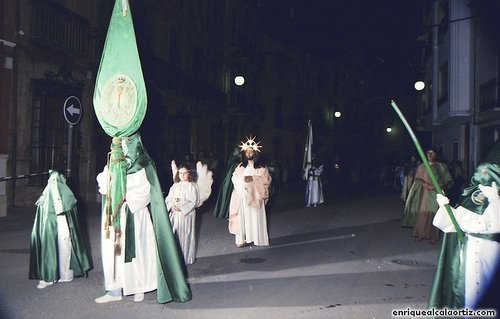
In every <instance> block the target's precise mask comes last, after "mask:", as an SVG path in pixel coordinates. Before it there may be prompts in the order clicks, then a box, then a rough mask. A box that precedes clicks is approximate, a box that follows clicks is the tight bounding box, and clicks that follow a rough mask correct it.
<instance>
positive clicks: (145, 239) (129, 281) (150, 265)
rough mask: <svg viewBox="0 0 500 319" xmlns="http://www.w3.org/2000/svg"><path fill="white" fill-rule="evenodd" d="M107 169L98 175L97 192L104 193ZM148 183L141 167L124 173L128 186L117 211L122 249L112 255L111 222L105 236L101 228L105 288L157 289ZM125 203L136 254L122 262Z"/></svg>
mask: <svg viewBox="0 0 500 319" xmlns="http://www.w3.org/2000/svg"><path fill="white" fill-rule="evenodd" d="M107 175H108V174H107V169H105V170H104V172H102V173H100V174H99V175H98V176H97V181H98V183H99V192H100V193H101V194H106V190H107V186H106V184H107ZM150 188H151V185H150V184H149V182H148V179H147V176H146V171H145V170H144V169H141V170H140V171H138V172H137V173H133V174H128V175H127V190H126V196H125V203H124V205H123V206H122V208H121V211H120V227H121V229H122V232H121V233H122V235H121V247H122V253H121V254H120V255H118V256H114V240H115V236H114V235H115V232H114V229H113V226H110V227H109V229H110V236H109V238H107V239H106V238H105V236H104V234H105V231H104V230H103V231H102V236H101V245H102V262H103V272H104V285H105V289H106V290H107V291H111V290H117V289H123V294H124V295H132V294H137V293H145V292H148V291H153V290H155V289H157V269H156V267H157V264H156V258H157V252H156V242H155V235H154V229H153V223H152V222H151V216H150V213H149V210H148V208H147V205H148V204H149V201H150V198H149V192H150ZM126 206H127V207H128V208H129V209H130V211H131V212H132V214H133V216H134V229H135V258H133V259H132V261H131V262H127V263H125V258H124V257H125V236H126V232H125V229H126V222H127V219H126V213H125V207H126ZM105 217H106V214H105V213H104V212H103V213H102V227H103V229H104V222H105Z"/></svg>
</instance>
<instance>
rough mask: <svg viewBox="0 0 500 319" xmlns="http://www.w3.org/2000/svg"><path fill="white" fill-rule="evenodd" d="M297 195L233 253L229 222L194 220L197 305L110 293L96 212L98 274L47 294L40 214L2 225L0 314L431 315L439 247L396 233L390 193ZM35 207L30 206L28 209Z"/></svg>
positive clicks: (192, 271)
mask: <svg viewBox="0 0 500 319" xmlns="http://www.w3.org/2000/svg"><path fill="white" fill-rule="evenodd" d="M303 197H304V195H303V193H302V190H301V189H295V190H288V191H286V192H283V193H282V194H280V195H279V196H277V197H276V200H275V202H274V203H273V205H272V206H271V207H270V212H269V234H270V242H271V245H270V246H269V247H254V246H247V247H244V248H237V247H236V246H235V244H234V238H233V236H231V235H229V234H228V232H227V221H225V220H222V219H217V218H215V217H213V216H212V215H211V214H210V205H207V207H205V208H203V209H202V211H200V212H199V213H198V258H197V261H196V262H195V263H194V264H193V265H190V266H188V268H187V273H188V281H189V283H190V287H191V290H192V295H193V299H192V300H191V301H189V302H186V303H168V304H158V303H156V293H155V292H151V293H147V294H146V297H145V300H144V301H143V302H139V303H137V302H134V301H131V300H128V299H127V298H124V299H123V300H121V301H118V302H112V303H107V304H96V303H95V302H94V299H95V298H96V297H98V296H100V295H102V294H103V293H104V291H103V283H102V281H103V274H102V267H101V255H100V251H99V211H98V210H99V209H98V205H94V206H92V207H87V208H84V209H81V210H80V213H81V214H82V219H83V220H84V226H85V228H86V229H87V233H88V237H89V239H90V249H91V254H92V259H93V263H94V269H93V270H92V271H90V272H89V275H88V278H76V279H75V280H74V281H73V282H70V283H56V284H55V285H53V286H50V287H47V288H45V289H43V290H39V289H36V285H37V282H36V281H33V280H29V279H28V266H29V236H30V231H31V220H32V218H33V215H34V207H31V208H25V209H24V210H25V211H24V212H22V214H19V216H21V217H16V218H9V217H6V218H3V219H0V231H1V234H0V267H1V271H0V280H1V285H0V305H1V308H0V317H1V318H6V319H7V318H8V319H31V318H33V319H35V318H36V319H39V318H51V319H59V318H61V319H62V318H65V319H76V318H92V319H99V318H119V319H128V318H131V319H132V318H133V319H137V318H179V319H182V318H189V319H204V318H207V319H223V318H231V319H239V318H242V319H244V318H251V319H256V318H257V319H266V318H279V319H281V318H301V319H304V318H305V319H307V318H342V319H349V318H356V319H359V318H391V310H393V309H407V308H412V309H425V307H426V303H427V299H428V296H429V293H430V289H431V284H432V280H433V276H434V271H435V264H436V261H437V255H438V250H439V248H438V247H437V246H434V245H431V244H429V243H427V242H426V241H422V242H415V241H413V239H412V238H411V230H410V229H408V228H401V227H400V220H401V217H402V208H403V203H402V202H401V200H400V199H399V197H398V194H397V193H396V192H395V191H393V190H390V189H379V190H377V191H374V192H362V193H358V194H350V193H344V194H342V195H339V194H334V195H330V196H329V197H328V198H327V202H326V203H325V205H321V206H319V207H317V208H306V207H305V205H304V204H303ZM31 209H33V210H32V211H31Z"/></svg>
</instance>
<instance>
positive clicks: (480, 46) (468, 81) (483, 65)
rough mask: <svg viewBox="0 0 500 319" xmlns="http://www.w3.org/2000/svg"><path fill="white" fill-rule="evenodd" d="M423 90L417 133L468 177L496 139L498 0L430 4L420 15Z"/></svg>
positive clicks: (499, 117) (499, 118) (499, 116)
mask: <svg viewBox="0 0 500 319" xmlns="http://www.w3.org/2000/svg"><path fill="white" fill-rule="evenodd" d="M424 12H425V15H424V23H423V28H422V30H423V31H424V32H423V34H422V36H421V37H420V40H422V41H423V43H424V50H423V58H422V62H423V66H424V70H425V72H424V73H425V83H426V87H425V89H424V91H423V93H422V100H421V107H420V109H419V115H420V118H419V124H420V127H419V128H420V129H422V130H426V131H430V132H432V144H433V146H435V147H437V148H439V149H440V150H441V152H442V155H443V156H444V158H445V159H446V160H447V161H448V162H450V161H452V160H459V161H461V162H462V163H463V166H464V168H465V171H466V174H467V175H468V176H470V173H471V171H472V170H473V169H474V168H475V166H476V165H477V164H478V163H479V162H480V161H481V160H482V158H484V156H486V155H487V154H488V152H489V151H490V149H491V147H492V146H493V144H494V143H495V142H496V141H497V140H498V136H499V134H500V102H499V92H500V90H499V73H500V47H499V43H500V41H499V40H500V37H499V30H500V28H499V23H498V21H499V18H500V15H499V14H500V7H499V5H498V2H497V1H469V0H440V1H429V2H427V4H426V8H425V10H424Z"/></svg>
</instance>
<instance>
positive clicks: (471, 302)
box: [428, 157, 500, 309]
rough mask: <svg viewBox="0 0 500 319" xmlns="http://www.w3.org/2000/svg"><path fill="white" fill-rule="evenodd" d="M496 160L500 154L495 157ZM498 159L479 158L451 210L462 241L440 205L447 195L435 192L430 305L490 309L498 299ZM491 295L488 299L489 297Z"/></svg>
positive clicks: (499, 181) (497, 303) (499, 171)
mask: <svg viewBox="0 0 500 319" xmlns="http://www.w3.org/2000/svg"><path fill="white" fill-rule="evenodd" d="M496 161H497V162H500V157H498V158H497V159H496ZM498 185H500V165H499V163H491V162H483V163H481V164H479V165H478V167H477V168H476V170H475V172H474V175H473V177H472V178H471V184H470V186H469V187H467V188H465V189H464V191H463V192H462V195H461V197H460V199H459V201H458V204H457V205H456V207H454V208H452V212H453V214H454V217H455V218H456V220H457V222H458V224H459V226H460V228H461V229H462V231H463V232H464V233H465V235H466V236H465V237H464V240H463V242H460V241H459V238H458V235H457V233H456V230H455V228H454V226H453V225H452V222H451V219H450V218H449V216H448V215H447V214H446V213H445V209H444V205H446V204H449V199H448V198H447V197H445V196H444V195H441V194H438V195H437V198H436V200H437V202H438V203H439V206H440V208H439V210H438V212H437V214H436V217H435V218H434V221H433V223H434V225H436V226H438V227H439V228H440V229H442V230H443V231H444V232H445V235H444V236H443V243H442V246H441V251H440V254H439V259H438V264H437V267H436V274H435V277H434V282H433V286H432V290H431V295H430V298H429V303H428V305H429V307H434V308H444V307H446V308H450V309H462V308H469V309H475V308H492V307H498V306H499V305H500V303H499V301H498V288H499V284H498V276H499V272H498V270H499V266H500V265H499V261H500V197H499V195H498V191H499V189H498ZM491 297H493V298H491Z"/></svg>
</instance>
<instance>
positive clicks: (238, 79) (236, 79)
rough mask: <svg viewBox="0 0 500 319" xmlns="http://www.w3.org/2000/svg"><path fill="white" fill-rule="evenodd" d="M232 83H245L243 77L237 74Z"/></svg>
mask: <svg viewBox="0 0 500 319" xmlns="http://www.w3.org/2000/svg"><path fill="white" fill-rule="evenodd" d="M234 84H236V85H237V86H242V85H243V84H245V78H244V77H243V76H242V75H238V76H236V77H235V78H234Z"/></svg>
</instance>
